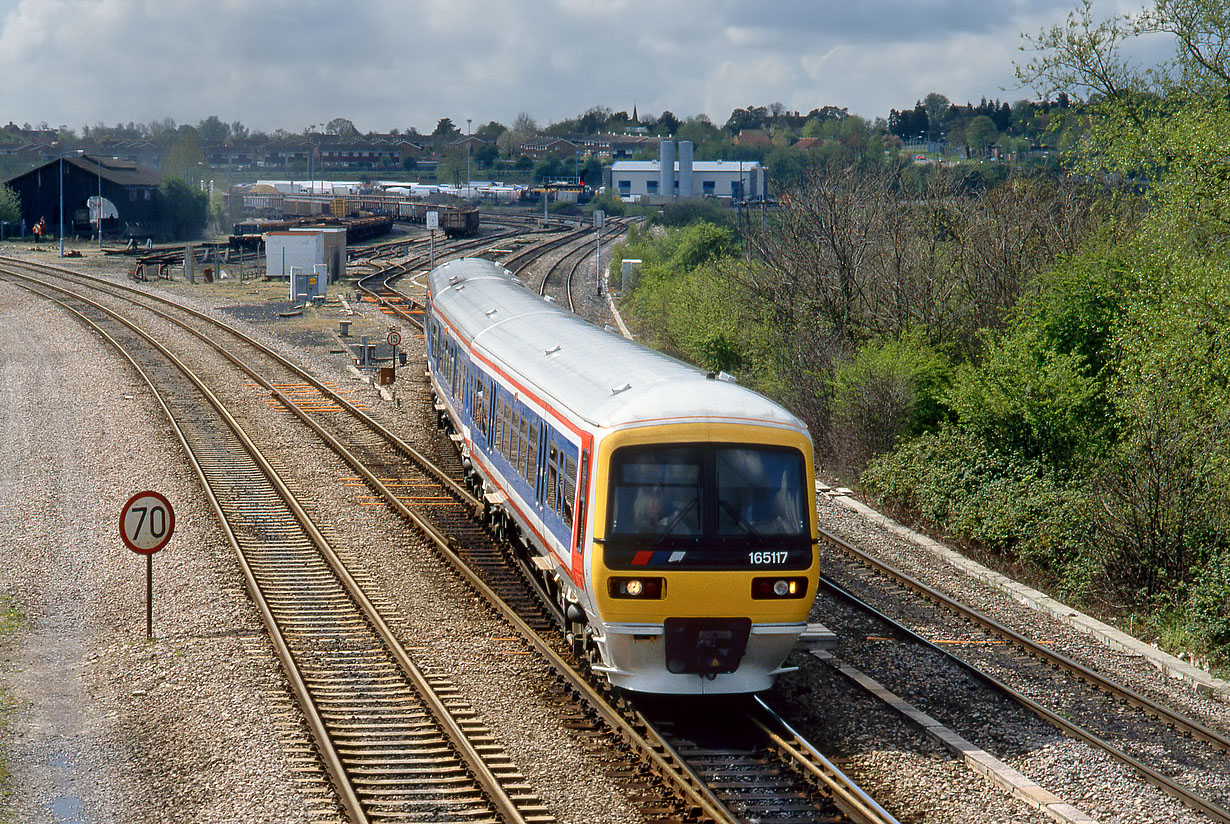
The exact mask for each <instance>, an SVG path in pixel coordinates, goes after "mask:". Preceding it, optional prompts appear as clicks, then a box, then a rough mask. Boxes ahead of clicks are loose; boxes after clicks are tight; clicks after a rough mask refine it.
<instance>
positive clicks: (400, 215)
mask: <svg viewBox="0 0 1230 824" xmlns="http://www.w3.org/2000/svg"><path fill="white" fill-rule="evenodd" d="M428 212H437V213H438V214H439V218H438V219H439V221H440V228H441V229H443V230H444V234H446V235H448V236H449V237H469V236H470V235H473V234H475V233H476V232H478V207H477V206H441V205H439V204H435V203H426V202H423V201H419V200H401V201H398V203H397V205H396V215H397V219H398V220H405V221H408V222H410V223H426V222H427V213H428Z"/></svg>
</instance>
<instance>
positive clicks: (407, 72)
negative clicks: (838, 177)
mask: <svg viewBox="0 0 1230 824" xmlns="http://www.w3.org/2000/svg"><path fill="white" fill-rule="evenodd" d="M1076 2H1077V0H653V1H652V2H649V1H648V0H244V2H239V0H209V2H201V0H0V125H3V124H5V123H8V122H15V123H17V124H18V125H22V124H24V123H30V124H31V125H35V126H37V125H39V124H41V123H47V124H49V125H50V126H51V127H53V128H55V127H58V126H67V127H68V128H71V129H76V130H80V129H81V127H82V126H94V125H97V124H100V123H101V124H104V125H114V124H116V123H128V122H138V123H148V122H150V121H153V120H162V119H164V118H171V119H173V120H174V121H175V122H176V123H179V124H183V123H188V124H193V125H195V124H196V123H197V122H199V121H200V120H202V119H204V118H206V117H208V116H209V115H217V116H218V117H220V118H221V119H222V120H224V121H227V122H228V123H229V122H233V121H236V120H238V121H241V122H242V123H243V124H244V125H245V126H247V127H248V128H249V129H251V130H263V131H268V132H272V131H273V130H275V129H285V130H286V131H288V132H302V131H303V130H304V129H305V128H306V127H309V126H316V127H317V128H321V127H323V124H325V123H327V122H328V121H329V120H332V119H333V118H336V117H344V118H347V119H349V120H351V121H352V122H353V123H354V124H355V126H356V127H358V129H359V131H361V132H369V131H376V132H384V131H388V130H390V129H394V128H396V129H401V130H403V131H404V130H406V129H408V128H410V127H414V128H417V129H418V130H419V131H420V132H423V133H429V132H431V131H432V130H433V129H434V128H435V126H436V123H437V122H438V121H439V119H440V118H443V117H448V118H451V119H452V121H453V123H454V124H455V125H456V126H457V127H458V128H461V129H463V130H464V129H465V128H466V126H465V123H466V121H467V120H470V121H472V128H474V129H477V128H478V127H479V126H480V125H481V124H484V123H487V122H488V121H491V120H496V121H499V122H501V123H504V124H505V125H510V124H511V123H512V122H513V120H514V119H515V118H516V117H517V115H518V114H520V113H522V112H524V113H528V114H529V115H530V116H531V117H533V118H534V120H535V121H537V122H538V123H539V124H540V125H543V126H545V125H547V124H549V123H552V122H555V121H559V120H563V119H565V118H570V117H575V116H577V115H579V114H581V113H582V112H584V111H585V110H587V109H589V108H591V107H593V106H605V107H608V108H610V109H612V110H613V111H628V112H629V113H630V112H631V111H632V109H633V107H635V108H636V110H637V113H638V114H639V115H641V116H642V117H644V116H645V115H658V114H660V113H661V112H663V111H664V110H669V111H671V112H673V113H674V114H675V115H676V116H677V117H679V118H680V119H686V118H687V117H690V116H693V115H697V114H702V113H703V114H706V115H708V116H709V117H710V119H712V120H713V121H714V122H715V123H717V124H718V125H721V124H722V123H723V122H725V120H726V119H727V118H728V117H729V115H730V113H731V111H732V110H734V109H736V108H742V107H747V106H768V105H770V104H772V103H782V104H784V105H785V106H786V108H787V109H788V110H792V111H793V110H798V111H800V112H804V113H805V112H807V111H810V110H811V109H815V108H820V107H823V106H837V107H839V108H845V109H848V110H849V111H850V113H852V114H859V115H863V116H865V117H868V118H875V117H887V116H888V113H889V110H890V109H893V108H896V109H899V110H900V109H904V108H912V107H913V105H914V103H915V101H917V100H919V99H921V98H923V97H924V96H925V95H926V94H928V93H929V92H939V93H941V94H943V95H945V96H947V97H948V98H949V99H950V100H952V101H953V102H954V103H965V102H967V101H968V102H973V103H977V102H978V101H979V100H980V99H981V98H983V97H986V98H987V99H992V100H994V99H999V100H1002V101H1006V102H1013V101H1016V100H1020V99H1026V98H1028V99H1036V98H1037V97H1038V95H1037V94H1036V93H1035V92H1034V91H1033V90H1031V89H1028V88H1021V87H1020V86H1019V85H1018V83H1017V81H1016V78H1015V76H1014V72H1013V61H1017V62H1020V61H1022V60H1023V59H1026V58H1027V55H1024V54H1023V53H1022V52H1021V51H1020V50H1019V49H1020V46H1021V45H1022V43H1023V40H1022V37H1021V35H1022V33H1023V32H1024V33H1028V34H1031V35H1036V34H1037V33H1038V32H1039V31H1040V30H1041V29H1042V28H1043V27H1049V26H1051V25H1054V24H1057V23H1061V22H1062V21H1063V20H1064V19H1065V18H1066V16H1067V14H1068V12H1069V11H1070V10H1071V9H1072V8H1073V7H1074V6H1075V5H1076ZM1094 8H1095V11H1096V12H1097V13H1098V15H1099V16H1102V15H1109V14H1113V13H1116V12H1124V11H1133V10H1138V9H1139V5H1137V4H1135V3H1130V2H1127V0H1095V3H1094Z"/></svg>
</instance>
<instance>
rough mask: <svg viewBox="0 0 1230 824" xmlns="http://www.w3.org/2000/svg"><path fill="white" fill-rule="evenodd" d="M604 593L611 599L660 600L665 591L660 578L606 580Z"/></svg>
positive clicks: (663, 582) (662, 580)
mask: <svg viewBox="0 0 1230 824" xmlns="http://www.w3.org/2000/svg"><path fill="white" fill-rule="evenodd" d="M606 591H607V593H608V594H610V596H611V597H612V598H636V599H639V600H642V601H644V600H656V599H661V598H662V597H663V594H664V593H665V591H666V581H665V580H664V579H662V578H608V579H607V582H606Z"/></svg>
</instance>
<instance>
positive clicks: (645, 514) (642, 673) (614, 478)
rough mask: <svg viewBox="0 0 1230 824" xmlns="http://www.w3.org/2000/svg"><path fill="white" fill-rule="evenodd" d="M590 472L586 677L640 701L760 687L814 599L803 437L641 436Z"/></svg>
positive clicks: (702, 423)
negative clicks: (601, 676) (592, 654)
mask: <svg viewBox="0 0 1230 824" xmlns="http://www.w3.org/2000/svg"><path fill="white" fill-rule="evenodd" d="M595 466H596V468H597V470H598V471H597V475H596V488H597V489H598V490H600V492H599V494H598V495H597V496H596V497H595V506H594V519H595V528H594V534H593V551H592V554H591V556H590V564H589V576H590V586H589V587H588V589H589V590H590V592H591V593H592V596H593V602H594V606H595V608H596V612H597V615H598V616H599V617H600V618H601V621H600V622H597V626H596V627H595V629H594V630H592V637H591V638H590V643H592V644H594V645H596V646H597V649H598V652H599V655H598V656H597V662H596V663H595V668H596V669H598V670H599V671H601V672H604V673H606V674H607V676H608V677H609V678H610V680H611V682H612V683H613V684H615V685H616V686H620V687H623V688H626V689H630V690H636V691H641V692H653V693H674V694H685V693H697V694H700V693H703V694H725V693H742V692H756V691H759V690H763V689H767V688H768V687H769V686H771V685H772V683H773V679H774V678H775V676H776V675H777V674H778V673H779V672H780V669H779V667H780V666H781V664H782V662H783V660H784V659H785V658H786V655H787V654H788V653H789V652H790V650H791V649H792V647H793V646H794V643H795V641H796V639H797V638H798V636H799V635H800V633H801V632H802V631H803V630H804V629H805V625H806V622H807V617H808V613H809V611H810V609H811V605H812V601H813V600H814V599H815V594H816V576H817V565H816V552H815V536H816V524H815V500H814V494H815V492H814V491H815V484H814V483H813V482H812V477H813V475H812V451H811V443H810V441H809V440H808V439H807V436H806V433H805V432H801V431H799V430H796V429H788V428H779V427H777V426H770V425H766V424H758V423H752V422H747V421H725V422H714V421H712V420H703V419H698V420H696V421H692V422H688V423H672V424H651V425H647V426H642V427H634V428H629V429H624V430H621V431H617V432H615V433H612V434H611V435H609V436H607V437H605V438H603V439H602V440H601V442H600V445H599V447H598V449H597V459H596V461H595Z"/></svg>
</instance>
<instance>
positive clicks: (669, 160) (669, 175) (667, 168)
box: [658, 140, 675, 197]
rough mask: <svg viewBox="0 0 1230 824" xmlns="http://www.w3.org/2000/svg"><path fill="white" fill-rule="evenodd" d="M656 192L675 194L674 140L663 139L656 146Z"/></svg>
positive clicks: (670, 195) (664, 195) (665, 195)
mask: <svg viewBox="0 0 1230 824" xmlns="http://www.w3.org/2000/svg"><path fill="white" fill-rule="evenodd" d="M658 194H660V195H662V196H663V197H674V196H675V141H673V140H663V141H662V143H661V144H660V145H659V147H658Z"/></svg>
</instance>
